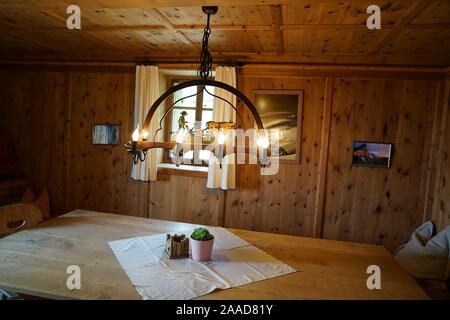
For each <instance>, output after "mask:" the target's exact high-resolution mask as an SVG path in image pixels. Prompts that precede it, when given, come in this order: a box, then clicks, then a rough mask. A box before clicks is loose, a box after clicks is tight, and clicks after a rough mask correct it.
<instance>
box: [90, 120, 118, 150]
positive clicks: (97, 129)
mask: <svg viewBox="0 0 450 320" xmlns="http://www.w3.org/2000/svg"><path fill="white" fill-rule="evenodd" d="M92 144H94V145H119V144H120V125H118V124H93V125H92Z"/></svg>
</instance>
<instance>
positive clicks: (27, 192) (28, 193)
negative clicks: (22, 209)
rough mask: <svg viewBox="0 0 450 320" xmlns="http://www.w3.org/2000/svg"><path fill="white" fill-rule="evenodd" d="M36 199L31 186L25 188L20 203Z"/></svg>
mask: <svg viewBox="0 0 450 320" xmlns="http://www.w3.org/2000/svg"><path fill="white" fill-rule="evenodd" d="M34 199H36V195H35V194H34V192H33V190H31V189H30V188H26V189H25V193H24V195H23V196H22V198H21V199H20V203H32V202H33V201H34Z"/></svg>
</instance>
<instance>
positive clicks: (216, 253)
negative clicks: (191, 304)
mask: <svg viewBox="0 0 450 320" xmlns="http://www.w3.org/2000/svg"><path fill="white" fill-rule="evenodd" d="M208 229H209V230H210V231H211V233H212V234H213V235H214V237H215V239H214V248H213V254H212V259H211V260H210V261H206V262H197V261H193V260H192V259H190V258H183V259H168V258H167V256H166V255H165V253H164V246H165V242H166V234H165V233H164V234H156V235H151V236H146V237H137V238H129V239H123V240H116V241H111V242H108V244H109V246H110V247H111V249H112V250H113V252H114V254H115V255H116V258H117V260H118V261H119V263H120V265H121V266H122V268H123V269H124V271H125V272H126V274H127V275H128V278H129V279H130V281H131V283H132V284H133V285H134V286H135V288H136V290H137V291H138V293H139V294H140V296H141V297H142V299H152V300H154V299H176V300H181V299H193V298H196V297H199V296H202V295H205V294H207V293H209V292H212V291H214V290H216V289H228V288H232V287H237V286H241V285H244V284H248V283H251V282H254V281H260V280H265V279H269V278H273V277H278V276H282V275H285V274H288V273H292V272H296V271H297V270H295V269H293V268H291V267H290V266H288V265H287V264H285V263H283V262H281V261H280V260H277V259H275V258H274V257H272V256H270V255H268V254H267V253H265V252H264V251H262V250H260V249H258V248H256V247H254V246H252V245H250V244H249V243H248V242H246V241H244V240H242V239H240V238H239V237H237V236H236V235H234V234H233V233H231V232H229V231H227V230H225V229H223V228H213V227H208ZM177 233H178V234H179V233H181V232H177ZM190 233H192V230H186V232H185V234H186V235H187V236H189V235H190Z"/></svg>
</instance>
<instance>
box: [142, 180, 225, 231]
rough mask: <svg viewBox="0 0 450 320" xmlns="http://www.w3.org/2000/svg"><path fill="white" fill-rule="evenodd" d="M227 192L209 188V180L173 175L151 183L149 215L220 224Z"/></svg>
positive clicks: (214, 224)
mask: <svg viewBox="0 0 450 320" xmlns="http://www.w3.org/2000/svg"><path fill="white" fill-rule="evenodd" d="M223 197H224V191H222V190H216V189H208V188H206V179H204V178H195V177H185V176H178V175H172V176H170V179H168V180H163V181H156V182H151V183H150V214H149V216H150V217H151V218H154V219H163V220H172V221H182V222H190V223H197V224H204V225H213V226H217V225H219V219H221V214H222V211H221V210H222V209H223V203H222V201H223Z"/></svg>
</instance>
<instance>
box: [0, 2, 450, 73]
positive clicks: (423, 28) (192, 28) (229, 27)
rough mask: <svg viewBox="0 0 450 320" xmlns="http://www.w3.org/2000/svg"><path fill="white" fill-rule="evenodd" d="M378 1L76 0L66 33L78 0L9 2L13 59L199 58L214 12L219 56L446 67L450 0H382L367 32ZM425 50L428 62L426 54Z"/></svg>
mask: <svg viewBox="0 0 450 320" xmlns="http://www.w3.org/2000/svg"><path fill="white" fill-rule="evenodd" d="M372 2H373V1H370V0H342V1H334V0H309V1H304V0H279V1H272V0H259V1H257V0H249V1H243V0H239V1H237V0H223V1H213V0H203V1H201V0H190V1H187V0H77V1H76V3H77V4H78V5H80V7H81V18H82V21H81V26H82V29H81V30H67V29H66V26H65V20H66V17H67V16H68V15H67V14H66V12H65V10H66V8H67V6H68V5H69V4H72V3H73V1H72V0H59V1H56V0H1V1H0V28H1V29H2V32H3V33H4V35H3V37H1V38H0V55H1V56H2V57H3V58H5V59H18V57H34V56H39V57H43V59H45V56H46V55H47V59H56V60H58V59H68V58H70V57H77V59H78V60H88V59H91V58H92V57H95V59H97V60H105V61H108V60H109V61H111V60H113V59H118V60H121V61H122V60H128V61H132V60H148V59H151V58H155V59H160V60H161V61H180V60H183V59H185V60H189V61H197V60H198V55H199V50H200V47H201V42H202V37H203V28H204V25H205V22H206V16H205V15H204V14H203V13H202V11H201V8H200V5H201V4H203V5H205V4H208V5H213V4H219V5H220V7H219V12H218V13H217V14H216V15H214V16H212V17H211V27H212V33H211V36H210V38H209V43H210V51H211V52H213V58H214V59H215V61H222V62H223V61H243V62H245V61H251V62H258V61H260V62H270V61H272V62H298V63H355V64H358V63H367V64H403V65H407V64H412V65H424V64H426V65H433V64H435V65H437V66H442V65H443V63H444V64H445V65H446V63H447V61H448V54H449V45H448V43H450V41H449V37H448V31H447V30H449V29H450V1H441V0H435V1H434V0H398V1H386V0H382V1H380V2H379V3H378V5H380V7H381V9H382V29H381V30H368V29H367V28H366V26H365V22H366V19H367V17H368V15H367V14H366V8H367V6H368V5H370V4H372ZM424 57H426V59H427V61H424V59H425V58H424Z"/></svg>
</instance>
